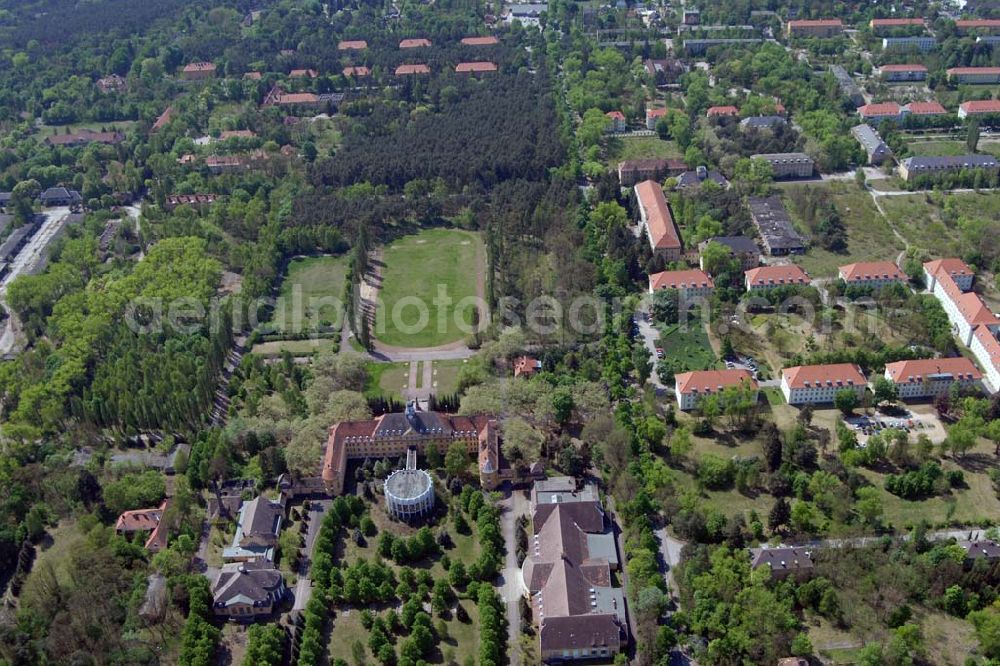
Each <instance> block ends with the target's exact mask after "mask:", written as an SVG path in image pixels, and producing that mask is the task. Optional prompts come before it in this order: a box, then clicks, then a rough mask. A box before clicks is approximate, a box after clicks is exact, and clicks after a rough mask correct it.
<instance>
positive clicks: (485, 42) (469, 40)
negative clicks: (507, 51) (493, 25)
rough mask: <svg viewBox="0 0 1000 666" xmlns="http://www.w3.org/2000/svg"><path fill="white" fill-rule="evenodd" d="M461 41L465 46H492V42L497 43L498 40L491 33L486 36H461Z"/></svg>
mask: <svg viewBox="0 0 1000 666" xmlns="http://www.w3.org/2000/svg"><path fill="white" fill-rule="evenodd" d="M462 43H463V44H465V45H466V46H492V45H493V44H499V43H500V40H499V39H497V38H496V37H494V36H492V35H489V36H487V37H463V38H462Z"/></svg>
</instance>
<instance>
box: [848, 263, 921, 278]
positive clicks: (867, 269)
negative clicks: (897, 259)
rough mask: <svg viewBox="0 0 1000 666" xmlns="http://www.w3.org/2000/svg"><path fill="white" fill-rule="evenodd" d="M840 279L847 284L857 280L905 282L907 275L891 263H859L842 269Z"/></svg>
mask: <svg viewBox="0 0 1000 666" xmlns="http://www.w3.org/2000/svg"><path fill="white" fill-rule="evenodd" d="M840 277H841V279H843V280H845V281H847V282H853V281H857V280H905V279H906V274H905V273H903V271H901V270H899V267H898V266H896V264H894V263H892V262H891V261H859V262H857V263H854V264H847V265H846V266H841V267H840Z"/></svg>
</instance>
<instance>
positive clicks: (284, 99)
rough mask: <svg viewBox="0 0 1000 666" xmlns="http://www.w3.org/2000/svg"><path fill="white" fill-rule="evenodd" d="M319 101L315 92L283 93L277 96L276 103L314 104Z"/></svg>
mask: <svg viewBox="0 0 1000 666" xmlns="http://www.w3.org/2000/svg"><path fill="white" fill-rule="evenodd" d="M318 101H319V96H318V95H317V94H316V93H310V92H303V93H283V94H281V95H279V96H278V104H315V103H316V102H318Z"/></svg>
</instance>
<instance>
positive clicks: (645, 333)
mask: <svg viewBox="0 0 1000 666" xmlns="http://www.w3.org/2000/svg"><path fill="white" fill-rule="evenodd" d="M635 321H636V324H638V328H639V335H640V336H641V337H642V343H643V345H645V347H646V349H648V350H649V360H650V361H651V362H652V363H653V371H652V372H651V373H649V381H650V382H652V384H653V386H655V387H656V389H657V391H667V390H669V387H668V386H667V385H666V384H664V383H663V382H661V381H660V377H659V376H658V375H657V374H656V362H657V358H656V348H657V346H659V344H660V342H659V341H660V332H659V331H658V330H656V328H654V327H653V325H652V324H651V323H650V322H649V320H648V319H647V317H646V316H644V315H643V313H642V311H640V312H637V313H636V316H635Z"/></svg>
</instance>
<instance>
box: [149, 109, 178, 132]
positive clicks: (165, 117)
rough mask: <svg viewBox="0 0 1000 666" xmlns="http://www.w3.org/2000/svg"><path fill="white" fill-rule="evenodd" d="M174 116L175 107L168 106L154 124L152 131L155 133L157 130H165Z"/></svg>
mask: <svg viewBox="0 0 1000 666" xmlns="http://www.w3.org/2000/svg"><path fill="white" fill-rule="evenodd" d="M173 114H174V107H172V106H168V107H167V108H166V109H165V110H164V111H163V113H161V114H160V117H159V118H157V119H156V122H155V123H153V127H152V128H150V131H151V132H155V131H157V130H160V129H163V128H164V126H166V124H167V123H169V122H170V118H171V117H173Z"/></svg>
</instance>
